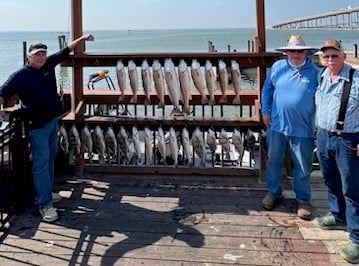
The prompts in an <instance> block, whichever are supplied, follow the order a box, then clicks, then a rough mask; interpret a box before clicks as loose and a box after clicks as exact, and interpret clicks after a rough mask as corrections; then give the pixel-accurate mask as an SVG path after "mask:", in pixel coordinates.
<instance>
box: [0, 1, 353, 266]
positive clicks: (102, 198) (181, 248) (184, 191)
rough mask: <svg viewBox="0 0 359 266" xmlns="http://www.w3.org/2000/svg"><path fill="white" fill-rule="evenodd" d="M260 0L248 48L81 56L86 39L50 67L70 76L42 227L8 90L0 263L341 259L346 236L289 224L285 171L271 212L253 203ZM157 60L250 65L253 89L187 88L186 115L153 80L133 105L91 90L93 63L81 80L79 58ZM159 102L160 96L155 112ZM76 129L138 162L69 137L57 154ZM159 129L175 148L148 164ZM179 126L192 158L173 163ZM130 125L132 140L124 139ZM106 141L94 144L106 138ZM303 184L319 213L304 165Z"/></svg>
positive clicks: (266, 59)
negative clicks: (50, 216)
mask: <svg viewBox="0 0 359 266" xmlns="http://www.w3.org/2000/svg"><path fill="white" fill-rule="evenodd" d="M82 2H83V1H81V0H72V1H71V12H72V14H71V15H72V16H71V17H72V31H71V32H72V39H76V38H77V37H79V36H81V35H82V34H83V27H82V26H83V24H82V15H83V12H82V11H83V9H82ZM84 2H85V1H84ZM264 3H265V1H264V0H256V1H255V4H256V14H255V15H256V18H257V20H256V21H257V31H256V35H255V36H254V37H253V47H254V49H253V51H251V52H225V53H220V52H203V53H183V52H178V53H121V52H118V51H114V52H111V53H102V52H98V53H89V52H86V46H85V44H84V45H83V46H80V47H78V48H77V49H76V50H75V51H74V53H73V54H72V55H71V56H70V57H69V58H68V60H66V61H65V62H64V63H63V64H62V66H63V67H68V68H71V70H72V74H73V75H72V76H73V84H72V87H71V88H62V89H63V90H62V92H63V108H64V112H63V114H62V115H61V116H60V118H59V124H60V127H61V128H62V129H63V130H61V132H62V133H61V134H62V135H60V136H61V137H60V136H59V137H60V145H59V156H58V160H57V162H56V166H55V168H56V176H55V189H56V191H59V192H60V195H61V196H62V197H63V200H62V201H61V202H59V203H56V204H55V207H56V209H57V211H58V213H59V215H60V219H59V220H58V221H56V222H55V223H52V224H49V223H46V222H44V221H42V220H41V217H40V215H39V214H38V213H37V212H36V211H35V208H34V206H32V205H31V204H29V203H31V202H33V198H34V191H33V189H32V188H33V184H32V176H31V175H32V173H31V167H32V162H31V149H30V148H29V146H28V143H27V140H26V138H25V136H24V127H23V120H22V117H21V114H19V113H18V112H17V109H16V105H14V103H16V99H10V100H8V102H6V103H5V107H6V108H5V109H6V110H7V112H8V115H9V127H8V128H6V130H4V131H0V200H1V201H0V229H1V231H0V264H1V265H129V266H137V265H146V266H168V265H174V266H183V265H195V266H200V265H233V264H236V265H238V264H240V265H316V266H317V265H319V266H330V265H345V264H344V262H343V261H341V260H340V259H339V257H338V255H337V253H338V248H337V241H342V240H345V239H347V233H346V232H329V233H328V232H323V231H322V230H320V229H318V228H315V227H314V225H313V224H312V222H311V221H303V220H300V219H299V218H298V217H297V215H296V202H295V196H294V193H293V190H292V180H291V178H290V177H289V176H288V177H287V178H283V190H284V194H285V198H286V199H285V200H284V202H283V204H281V205H280V206H278V208H276V209H275V210H274V211H272V212H268V211H265V210H264V209H262V208H261V207H260V203H261V200H262V198H263V197H264V196H265V194H266V192H267V189H266V185H265V176H264V175H263V174H264V170H265V162H266V156H265V142H264V141H265V137H264V135H263V134H262V133H263V132H262V130H263V124H262V122H261V113H260V109H261V106H260V97H261V88H262V85H263V82H264V80H265V77H266V73H267V69H268V68H269V67H270V66H271V65H272V64H273V63H274V62H275V61H276V60H278V59H280V58H282V57H283V55H282V54H281V53H271V52H267V51H266V36H265V19H264V18H265V16H264V13H265V5H264ZM169 59H171V61H172V62H173V64H174V65H175V66H176V67H177V66H179V64H180V63H181V62H183V61H184V62H186V63H187V64H188V65H190V64H191V62H193V60H196V61H197V62H198V63H199V65H200V67H201V71H202V72H200V73H203V72H204V70H205V65H206V64H209V63H211V64H212V65H215V66H216V67H217V66H218V65H219V64H218V62H219V60H221V61H222V63H224V64H226V65H227V66H230V65H231V63H232V62H236V63H237V64H239V66H240V68H241V69H243V70H244V69H246V70H249V69H250V70H251V73H253V74H254V75H255V78H256V80H257V83H256V86H255V88H248V87H245V86H243V87H242V88H241V90H240V91H239V92H238V94H237V92H236V90H235V87H234V86H235V85H234V83H235V82H234V81H233V78H234V75H233V74H232V76H231V77H232V82H231V84H227V85H228V86H229V87H230V88H232V89H231V90H229V89H228V90H227V91H226V92H223V91H221V90H220V89H219V87H218V90H216V91H215V93H214V94H213V95H209V94H210V93H209V90H206V94H205V95H202V94H201V93H200V92H199V91H196V90H192V91H191V95H190V96H191V99H190V100H189V102H187V103H188V104H189V107H190V109H191V112H190V113H187V114H183V113H181V114H177V115H173V112H172V111H173V110H176V109H177V108H179V109H180V110H182V111H183V110H185V108H184V105H185V103H183V102H182V103H181V105H179V106H175V108H174V96H173V95H170V93H169V92H168V90H167V91H166V93H165V94H164V95H163V99H161V98H160V97H159V95H158V94H157V93H155V91H156V90H155V89H153V90H152V91H151V93H150V94H146V91H145V89H142V88H141V89H139V90H138V91H137V92H136V100H135V101H134V100H133V99H134V93H135V92H134V90H132V89H130V87H128V88H126V89H124V90H119V89H117V88H115V89H106V87H104V88H102V89H92V88H91V87H92V85H93V84H94V83H95V82H96V81H100V80H102V81H108V82H109V83H107V84H110V85H111V84H116V85H114V86H115V87H117V83H116V82H112V81H110V80H109V78H108V76H107V72H106V71H101V72H97V73H96V74H95V75H93V76H92V78H93V79H90V80H89V86H88V88H86V86H85V87H84V80H87V77H84V69H83V68H84V67H95V68H103V67H104V68H111V69H115V68H116V67H117V65H118V63H119V61H120V62H122V63H123V65H125V66H126V72H125V74H128V73H129V66H130V62H131V64H135V65H136V66H137V67H136V70H138V71H137V72H138V73H141V67H140V65H141V63H143V62H144V60H147V61H148V62H149V63H150V64H151V63H152V62H154V61H156V60H157V61H158V62H159V63H160V64H161V65H162V66H164V65H165V64H166V62H168V60H169ZM152 66H153V65H152ZM218 67H219V66H218ZM152 68H153V67H152ZM153 69H154V68H153ZM153 69H152V71H153ZM177 69H179V67H177ZM126 77H127V78H128V75H127V76H126ZM142 79H143V76H142ZM138 80H141V78H140V77H138ZM227 81H228V79H224V81H223V82H227ZM216 82H217V86H220V85H219V82H220V81H216ZM90 83H92V84H90ZM99 83H100V82H99ZM99 83H98V84H99ZM95 84H97V83H95ZM102 84H103V83H102ZM104 84H106V83H104ZM110 85H109V86H110ZM111 86H112V85H111ZM111 86H110V87H111ZM184 95H185V96H188V95H186V94H184ZM210 96H213V99H211V98H210ZM224 96H225V97H224ZM210 99H211V103H209V100H210ZM162 100H163V103H164V105H163V106H162V107H161V106H160V108H158V106H159V103H160V101H162ZM207 100H208V101H207ZM183 101H184V102H185V100H184V99H183ZM84 129H88V130H89V132H92V133H91V134H92V136H96V138H94V140H98V137H99V136H100V134H98V133H97V132H102V133H101V134H104V132H107V131H111V130H113V131H114V132H116V134H117V133H118V134H119V133H120V132H121V134H122V132H127V133H129V134H128V135H127V138H125V139H123V138H122V140H124V142H126V141H128V142H131V145H132V146H131V147H133V146H136V143H140V144H141V145H140V147H141V152H140V153H137V152H138V151H136V153H137V154H136V156H137V158H135V157H133V156H131V158H127V159H129V160H124V158H123V156H124V154H121V156H120V153H117V154H116V152H115V151H114V150H110V149H106V150H103V151H100V150H99V149H97V148H96V149H95V148H94V149H91V150H86V149H85V148H84V146H81V147H78V146H76V147H75V146H74V144H73V143H74V142H71V143H72V144H71V143H70V144H71V145H69V147H68V148H69V150H67V149H66V148H64V147H65V146H66V145H65V144H66V142H63V140H64V139H65V138H64V136H65V134H68V135H67V137H68V138H69V139H71V138H74V136H75V134H73V133H74V131H75V130H76V131H79V132H81V133H82V132H85V131H84ZM160 129H162V130H163V131H165V132H166V133H169V136H170V138H169V140H168V139H167V142H166V144H167V143H168V142H169V143H170V145H169V146H171V149H172V146H176V145H179V147H182V148H178V149H175V150H176V154H173V153H172V154H171V159H172V160H163V159H164V158H163V156H162V160H159V159H160V155H159V152H158V151H159V150H160V148H159V146H160V145H159V143H160V140H159V139H158V135H160ZM184 130H187V131H188V133H189V136H190V137H192V143H191V144H190V149H191V150H192V152H193V153H192V156H193V157H192V158H191V159H190V160H187V161H186V160H183V158H185V157H184V146H185V145H184V139H185V137H184V135H181V133H180V132H183V131H184ZM198 130H199V131H200V134H197V133H196V132H198ZM210 130H212V131H213V132H214V135H215V142H214V144H215V149H214V150H212V151H213V152H212V153H211V156H212V157H211V156H207V155H208V151H209V149H211V147H210V143H209V142H208V136H209V135H210ZM235 130H237V131H238V132H241V133H242V136H243V145H244V146H243V148H244V147H246V149H245V154H246V155H247V163H246V164H245V163H244V162H243V161H239V160H238V159H237V158H239V157H237V156H238V155H236V156H235V157H234V158H233V154H235V153H234V152H233V151H235V147H236V146H235V145H236V144H235V142H234V136H235V132H236V131H235ZM147 131H149V132H150V134H147V133H146V132H147ZM131 132H132V133H131ZM137 132H140V133H141V134H142V136H144V139H137V138H136V136H137ZM172 132H175V133H176V132H177V133H178V134H174V135H173V134H172ZM232 132H233V134H232V135H231V136H230V137H228V138H225V137H223V136H222V138H220V136H221V135H222V134H223V135H226V134H227V133H232ZM81 135H82V134H81ZM70 136H71V137H70ZM117 136H118V135H117ZM171 136H172V137H173V136H175V138H174V141H173V140H172V138H171ZM193 136H196V137H197V139H202V142H201V145H202V148H203V150H202V151H204V153H205V155H206V156H205V158H204V162H205V163H204V164H203V165H201V164H199V161H200V159H202V157H201V155H199V153H198V154H197V153H196V152H194V150H195V142H194V141H193V139H194V138H193ZM75 138H76V137H75ZM91 139H92V138H91ZM75 140H78V139H75ZM87 140H89V139H87ZM147 140H150V141H147ZM204 140H207V142H203V141H204ZM224 140H225V142H223V141H224ZM80 141H81V143H83V142H82V139H81V140H80ZM245 141H246V144H244V143H245ZM109 143H110V142H107V141H106V142H105V144H106V147H109V146H110V144H109ZM67 144H69V143H67ZM112 144H114V143H112ZM117 144H118V145H119V146H121V145H123V142H120V141H119V142H118V143H117ZM212 144H213V143H212ZM225 144H226V145H229V146H226V147H227V148H228V147H229V151H230V152H229V153H226V148H225V146H224V145H225ZM62 145H63V146H62ZM181 145H182V146H181ZM86 147H87V146H86ZM126 147H127V146H126ZM166 147H167V146H166ZM76 148H79V149H78V150H77V149H76ZM135 150H136V148H135ZM66 151H67V152H66ZM227 151H228V150H227ZM151 152H153V153H151ZM134 153H135V152H132V153H131V154H132V155H133V154H134ZM237 154H239V152H237ZM152 155H154V156H153V157H152ZM202 155H203V154H202ZM213 155H214V156H213ZM126 156H127V154H126ZM132 158H135V159H132ZM150 158H151V160H149V159H150ZM180 158H181V160H180ZM138 159H139V160H138ZM165 159H167V157H166V156H165ZM311 182H312V187H313V191H314V193H313V194H314V195H313V202H312V204H313V206H314V208H315V210H314V215H315V216H320V215H323V214H325V213H326V212H327V205H326V204H327V200H326V189H325V186H324V184H323V180H322V178H321V176H320V174H319V172H318V171H313V175H312V179H311Z"/></svg>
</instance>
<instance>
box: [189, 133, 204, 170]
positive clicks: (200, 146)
mask: <svg viewBox="0 0 359 266" xmlns="http://www.w3.org/2000/svg"><path fill="white" fill-rule="evenodd" d="M191 142H192V145H193V150H194V152H195V153H196V154H197V155H198V157H199V158H200V159H201V162H200V167H204V166H205V165H206V147H205V145H204V140H203V133H202V132H201V130H200V129H199V128H198V127H197V128H196V129H195V130H194V131H193V133H192V139H191Z"/></svg>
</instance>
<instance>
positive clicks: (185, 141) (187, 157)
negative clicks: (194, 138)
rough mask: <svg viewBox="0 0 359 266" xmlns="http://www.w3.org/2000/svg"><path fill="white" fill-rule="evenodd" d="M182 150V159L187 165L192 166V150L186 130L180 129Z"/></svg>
mask: <svg viewBox="0 0 359 266" xmlns="http://www.w3.org/2000/svg"><path fill="white" fill-rule="evenodd" d="M182 148H183V159H184V162H186V164H187V165H192V160H193V158H192V149H191V140H190V138H189V133H188V130H187V128H185V127H184V128H183V129H182Z"/></svg>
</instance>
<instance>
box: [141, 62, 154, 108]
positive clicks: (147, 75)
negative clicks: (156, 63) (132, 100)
mask: <svg viewBox="0 0 359 266" xmlns="http://www.w3.org/2000/svg"><path fill="white" fill-rule="evenodd" d="M141 75H142V86H143V90H144V91H145V95H146V98H145V105H148V104H151V98H150V92H151V86H152V80H151V70H150V67H149V65H148V62H147V60H146V59H144V60H143V62H142V66H141Z"/></svg>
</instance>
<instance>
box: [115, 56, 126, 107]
mask: <svg viewBox="0 0 359 266" xmlns="http://www.w3.org/2000/svg"><path fill="white" fill-rule="evenodd" d="M116 74H117V83H118V87H119V88H120V91H121V96H120V98H119V102H122V101H124V99H125V90H126V70H125V65H124V64H123V62H122V60H118V61H117V64H116Z"/></svg>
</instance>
